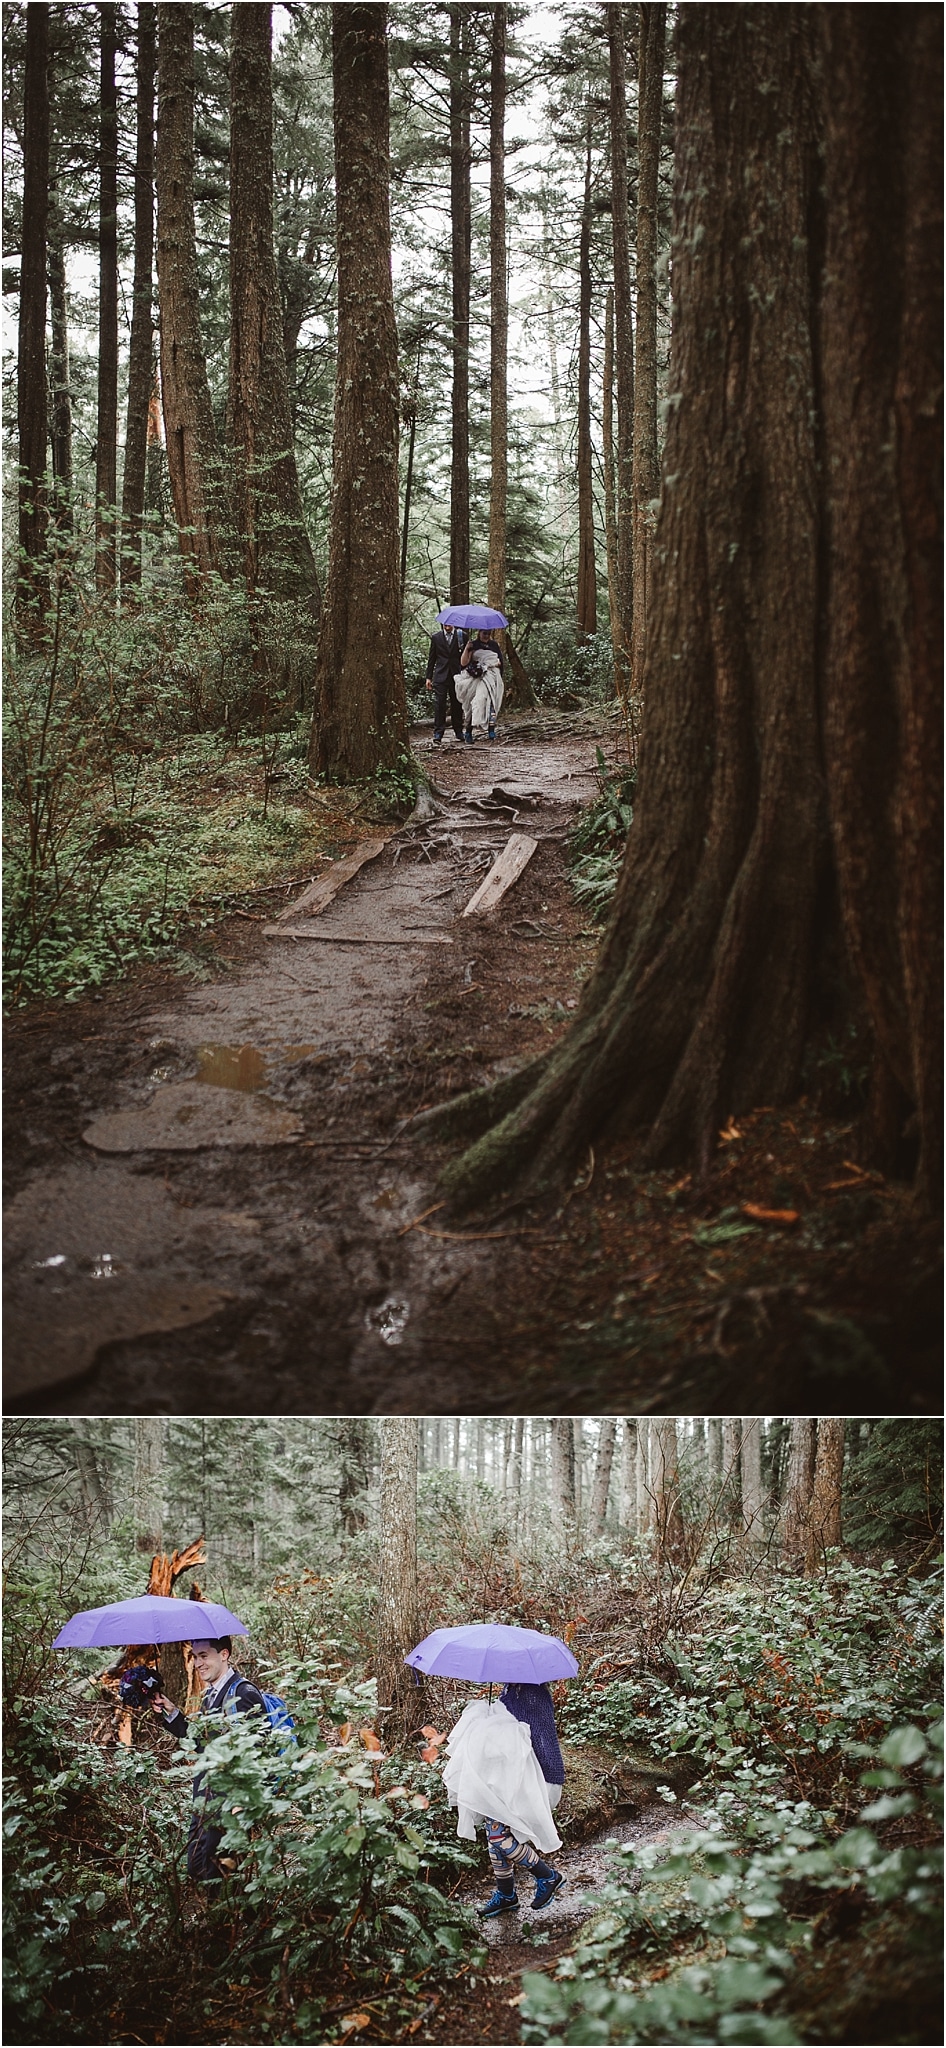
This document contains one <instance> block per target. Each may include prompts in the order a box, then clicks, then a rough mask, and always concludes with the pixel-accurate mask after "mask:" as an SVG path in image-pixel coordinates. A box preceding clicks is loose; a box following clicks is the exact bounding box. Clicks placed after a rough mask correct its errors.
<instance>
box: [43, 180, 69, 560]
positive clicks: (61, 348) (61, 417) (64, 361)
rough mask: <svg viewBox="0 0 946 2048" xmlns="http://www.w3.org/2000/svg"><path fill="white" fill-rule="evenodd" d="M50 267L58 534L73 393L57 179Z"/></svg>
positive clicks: (65, 514) (64, 516)
mask: <svg viewBox="0 0 946 2048" xmlns="http://www.w3.org/2000/svg"><path fill="white" fill-rule="evenodd" d="M48 268H49V329H50V347H49V383H50V395H51V399H52V409H51V415H50V441H51V444H52V471H53V487H54V507H55V511H54V516H55V520H56V525H57V526H58V527H59V530H60V532H61V533H71V532H72V527H73V512H72V392H71V388H70V383H69V307H68V301H67V297H66V245H65V225H64V221H63V213H62V201H61V198H60V193H59V178H58V174H57V173H56V172H53V174H52V175H51V177H50V183H49V220H48Z"/></svg>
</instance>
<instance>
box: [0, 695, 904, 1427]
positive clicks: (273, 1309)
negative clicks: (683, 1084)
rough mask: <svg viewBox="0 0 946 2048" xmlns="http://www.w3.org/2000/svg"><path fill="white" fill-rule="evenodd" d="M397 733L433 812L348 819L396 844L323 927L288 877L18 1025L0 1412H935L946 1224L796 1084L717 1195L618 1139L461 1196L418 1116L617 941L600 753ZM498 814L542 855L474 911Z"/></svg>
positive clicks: (333, 908)
mask: <svg viewBox="0 0 946 2048" xmlns="http://www.w3.org/2000/svg"><path fill="white" fill-rule="evenodd" d="M414 738H415V744H416V746H417V749H418V752H419V753H420V756H421V758H422V759H423V760H424V763H425V765H426V766H427V767H428V768H430V769H431V770H432V772H433V775H434V778H435V789H436V792H437V803H436V810H435V813H434V814H433V815H431V816H429V817H427V818H424V819H414V820H411V821H409V822H408V824H407V825H405V826H403V827H401V828H391V827H386V828H384V829H383V830H381V831H379V828H378V826H377V824H376V823H375V824H374V825H372V824H371V822H370V821H368V822H363V823H361V824H360V825H359V824H357V823H355V822H354V821H352V822H351V824H350V828H349V830H350V839H349V844H348V846H347V847H346V845H345V844H344V842H343V843H342V844H341V845H339V846H338V847H336V849H335V850H336V851H341V852H346V851H350V850H351V849H352V847H354V846H357V844H358V843H359V841H363V840H364V839H367V838H369V837H372V836H373V837H375V838H379V837H380V838H383V839H384V842H385V843H384V846H383V850H382V851H381V852H380V853H379V854H378V855H377V856H376V858H374V859H373V860H371V861H370V862H368V863H367V864H366V865H365V866H364V867H363V868H362V869H361V871H360V872H359V873H358V874H357V875H356V876H355V877H354V878H353V879H352V880H351V881H350V882H348V883H347V885H346V886H345V887H344V888H343V889H342V890H341V891H340V892H339V894H338V895H337V897H336V898H335V900H334V902H332V904H331V905H330V907H329V908H328V909H326V910H325V911H324V912H323V913H322V915H321V916H320V917H319V918H318V919H317V920H310V921H309V924H308V925H307V926H304V925H303V923H302V921H301V920H300V924H299V927H298V929H299V930H300V931H301V930H303V929H305V930H306V931H307V933H308V934H309V935H308V936H305V937H301V936H291V935H288V934H284V933H283V932H281V933H280V936H278V937H271V936H267V935H266V928H267V926H268V924H269V920H270V919H271V918H274V917H275V915H276V913H275V912H274V910H273V908H272V906H273V903H274V901H276V902H278V901H279V897H278V894H276V892H274V891H273V890H269V893H268V894H267V895H266V897H265V900H264V903H263V905H262V907H260V905H259V904H257V906H256V908H255V910H253V911H251V912H249V913H247V912H245V911H244V912H241V913H239V914H238V915H230V916H226V917H224V918H222V920H221V922H220V923H219V925H218V926H217V927H216V929H215V930H214V931H213V933H212V934H211V935H210V937H209V939H208V936H207V934H206V933H205V934H203V936H202V937H201V938H199V939H197V938H196V937H195V939H194V942H193V949H192V950H193V951H194V952H198V953H201V954H202V957H203V960H204V969H203V973H204V978H203V979H202V980H200V981H199V982H197V983H196V985H195V984H194V982H193V981H191V983H190V984H188V983H187V982H186V981H183V980H182V979H181V977H180V975H177V974H174V973H173V972H171V971H170V970H169V969H168V968H167V967H157V966H154V965H152V966H143V967H140V968H139V969H137V970H136V971H135V973H134V974H133V975H132V977H131V978H130V979H129V980H127V981H126V982H124V983H122V984H121V985H118V986H116V987H113V988H109V989H107V990H105V991H103V992H101V993H100V994H98V995H97V996H95V997H85V998H82V999H80V1000H78V1001H76V1002H75V1003H72V1004H68V1005H66V1004H62V1003H57V1004H45V1005H43V1004H34V1005H32V1006H31V1007H29V1008H27V1009H24V1010H21V1011H19V1012H17V1013H15V1014H14V1015H13V1016H12V1017H11V1019H10V1020H9V1023H8V1027H7V1053H6V1120H7V1121H6V1171H7V1197H6V1203H7V1206H6V1256H7V1276H6V1322H5V1338H6V1341H5V1366H6V1376H5V1392H6V1405H7V1408H8V1409H12V1410H14V1411H15V1410H22V1411H24V1412H33V1413H42V1412H49V1413H84V1414H110V1413H126V1414H127V1413H131V1414H145V1413H155V1412H166V1413H172V1414H182V1413H194V1412H204V1413H207V1414H230V1413H237V1414H240V1413H248V1412H254V1413H271V1414H280V1413H288V1414H300V1413H304V1414H308V1413H328V1414H333V1413H334V1414H348V1413H419V1412H426V1413H433V1414H437V1413H461V1414H469V1413H474V1414H476V1413H490V1414H496V1413H503V1412H513V1413H515V1412H520V1411H522V1410H525V1411H528V1412H537V1413H542V1412H546V1413H551V1412H555V1413H560V1412H576V1413H580V1412H588V1413H598V1414H600V1413H602V1412H608V1411H614V1412H617V1413H621V1412H643V1413H647V1412H670V1413H690V1412H694V1413H695V1412H700V1413H704V1412H714V1411H716V1412H729V1410H730V1409H731V1408H732V1407H734V1406H736V1407H739V1408H741V1409H742V1410H743V1411H744V1412H745V1411H746V1410H747V1409H748V1410H750V1411H756V1410H759V1411H765V1410H769V1409H774V1408H778V1409H780V1410H785V1411H786V1412H791V1411H792V1410H794V1409H811V1410H812V1412H822V1411H829V1412H833V1411H835V1410H837V1409H841V1408H844V1409H846V1408H847V1407H849V1406H851V1405H852V1404H853V1405H854V1406H856V1407H859V1408H866V1409H867V1410H868V1411H872V1410H874V1409H877V1410H886V1409H888V1408H889V1407H890V1405H891V1402H893V1404H894V1405H895V1407H896V1409H897V1411H898V1412H906V1413H910V1412H930V1411H932V1410H934V1409H936V1410H937V1411H938V1408H939V1403H940V1399H941V1394H940V1386H941V1357H942V1351H941V1320H940V1302H941V1282H940V1258H939V1234H938V1230H937V1229H936V1227H935V1226H934V1225H932V1224H928V1223H924V1222H923V1221H922V1220H919V1219H918V1218H917V1216H916V1214H915V1211H914V1208H913V1205H912V1202H911V1199H910V1195H909V1191H908V1189H907V1188H906V1187H905V1186H903V1185H899V1184H895V1183H892V1182H887V1181H885V1180H883V1179H882V1177H881V1176H880V1175H879V1174H876V1173H873V1172H869V1171H865V1170H864V1169H863V1168H862V1167H861V1166H860V1165H859V1164H858V1163H857V1155H856V1150H855V1149H854V1148H855V1145H856V1133H855V1129H854V1126H853V1124H852V1123H851V1122H849V1121H845V1120H844V1118H843V1117H841V1116H836V1117H833V1118H832V1117H830V1116H826V1115H825V1114H823V1113H821V1112H819V1111H818V1110H817V1109H816V1108H815V1107H814V1106H813V1104H812V1103H810V1102H807V1101H803V1102H801V1103H800V1104H797V1105H793V1106H792V1108H791V1109H790V1111H788V1110H784V1109H767V1108H762V1109H759V1110H757V1111H756V1112H754V1113H753V1114H752V1115H751V1116H748V1117H746V1118H744V1119H742V1120H741V1121H740V1122H739V1124H738V1126H737V1125H735V1124H730V1125H729V1126H728V1127H727V1129H726V1130H725V1131H724V1132H722V1133H721V1134H720V1146H719V1150H718V1153H717V1155H716V1157H715V1159H714V1161H713V1163H712V1165H711V1168H710V1170H709V1174H708V1176H707V1178H706V1180H705V1181H703V1182H701V1183H699V1184H697V1183H696V1182H695V1180H694V1179H693V1177H691V1176H690V1175H689V1174H687V1173H683V1172H680V1171H676V1172H673V1171H668V1172H662V1173H650V1174H647V1175H646V1176H644V1177H643V1178H641V1177H640V1176H639V1175H638V1174H637V1173H636V1172H635V1171H634V1168H633V1165H632V1163H631V1148H630V1146H628V1145H618V1146H614V1147H611V1148H603V1147H602V1148H598V1149H597V1152H596V1153H590V1154H589V1157H588V1160H587V1162H586V1164H585V1166H584V1167H583V1169H582V1172H581V1173H580V1174H579V1175H578V1176H577V1179H576V1182H575V1184H574V1186H573V1187H571V1188H570V1189H569V1190H568V1192H567V1194H566V1195H565V1197H564V1198H563V1197H562V1196H561V1195H560V1196H559V1197H558V1198H557V1199H554V1200H549V1201H547V1202H545V1203H536V1204H532V1205H530V1206H528V1207H523V1206H522V1205H518V1206H513V1207H511V1208H510V1207H507V1206H504V1205H502V1204H496V1205H495V1206H494V1207H493V1208H492V1209H491V1210H489V1211H488V1212H485V1213H481V1214H480V1215H478V1216H464V1217H463V1218H461V1219H459V1220H457V1219H452V1218H450V1217H449V1216H445V1215H444V1213H443V1211H442V1209H441V1208H440V1207H438V1204H440V1201H441V1198H440V1196H439V1193H438V1187H437V1174H438V1171H439V1169H440V1167H441V1166H442V1164H443V1163H444V1161H445V1159H446V1158H447V1156H448V1155H449V1149H450V1148H448V1147H446V1146H444V1145H442V1144H432V1143H431V1141H430V1140H429V1138H425V1139H424V1140H423V1142H421V1141H420V1140H419V1139H414V1138H412V1134H411V1125H410V1119H411V1118H413V1117H414V1116H415V1115H416V1114H417V1112H418V1111H419V1110H420V1109H422V1108H423V1107H425V1106H426V1105H428V1104H430V1103H433V1102H439V1101H442V1100H444V1099H445V1098H447V1097H449V1096H451V1095H453V1094H456V1093H458V1092H460V1091H462V1090H463V1089H466V1088H469V1087H471V1086H474V1085H476V1084H477V1083H478V1082H480V1081H482V1080H485V1079H487V1078H489V1077H491V1076H495V1075H497V1074H500V1073H503V1072H505V1071H507V1070H508V1069H509V1068H510V1067H512V1066H514V1065H515V1064H517V1063H518V1062H519V1061H521V1060H522V1059H523V1058H524V1057H527V1056H530V1055H532V1054H535V1053H537V1052H538V1051H540V1050H542V1049H543V1048H545V1047H547V1046H548V1045H550V1044H551V1043H553V1042H554V1040H555V1038H556V1037H557V1036H558V1035H559V1034H560V1033H561V1032H563V1031H564V1030H565V1029H566V1028H567V1022H568V1017H569V1014H570V1012H571V1011H572V1010H573V1009H574V1008H575V1007H576V1004H577V1000H578V995H579V991H580V988H581V985H582V983H583V981H584V980H585V978H586V976H587V974H588V971H589V968H590V965H591V962H592V960H593V957H594V952H595V948H596V946H597V943H598V940H599V936H600V933H599V931H598V930H597V929H589V927H588V924H587V921H586V918H585V915H584V913H583V912H582V910H581V908H580V906H579V904H578V902H577V900H576V898H575V895H574V893H573V890H572V887H571V884H570V880H569V872H568V865H567V848H566V842H567V838H568V834H569V832H570V831H571V829H572V828H573V826H574V824H575V822H576V819H577V816H578V814H579V809H580V807H581V806H582V805H584V804H586V803H588V802H589V801H590V800H591V799H592V798H593V797H594V795H595V794H596V778H595V749H596V746H597V745H598V744H603V745H604V747H605V749H606V752H608V753H609V754H610V755H611V756H612V757H613V754H614V750H615V747H616V744H617V742H616V741H615V737H614V728H613V727H612V726H611V724H610V723H608V722H606V721H602V726H601V730H600V731H596V730H595V729H594V726H593V723H592V722H590V721H589V720H587V719H581V718H579V719H574V720H571V721H567V720H566V721H563V720H561V719H559V720H550V721H546V722H545V723H544V724H543V721H542V719H541V717H540V718H538V719H537V718H536V717H534V716H533V717H527V718H523V719H521V720H518V721H517V720H516V719H509V720H508V721H507V722H506V723H505V725H504V728H503V731H502V735H501V738H500V740H499V742H497V743H496V744H495V745H486V744H483V745H480V746H477V747H475V748H472V749H470V748H462V747H460V746H458V745H455V744H453V743H452V742H451V741H447V742H445V744H444V745H443V747H442V748H440V749H438V750H437V752H436V755H435V756H434V755H432V754H431V752H430V751H429V750H428V749H427V747H426V746H425V740H426V735H425V734H424V733H423V732H418V733H415V735H414ZM513 831H517V832H527V833H529V834H530V835H531V836H532V837H534V838H535V839H536V840H537V841H538V849H537V851H536V853H535V854H534V856H533V858H532V860H531V861H530V863H529V865H528V866H527V867H526V869H525V871H524V873H523V874H522V876H521V877H520V879H519V881H518V882H517V883H516V884H515V886H514V887H513V888H512V889H511V890H510V891H509V893H508V894H507V895H506V896H505V897H504V898H503V900H502V902H501V903H500V904H499V905H498V907H497V908H496V909H494V910H492V911H490V912H488V913H486V914H485V915H477V916H473V917H470V918H469V919H465V918H464V917H463V916H462V911H463V909H464V907H465V905H466V903H467V902H468V901H469V898H470V896H471V895H472V894H473V891H474V889H475V888H476V886H477V885H478V883H479V882H480V881H481V880H482V879H483V877H484V875H485V873H486V871H487V868H488V867H489V865H490V863H491V862H492V860H493V859H494V858H495V855H496V853H497V852H498V851H499V850H500V848H501V847H502V846H503V844H504V843H505V841H506V839H507V837H508V836H509V834H510V833H511V832H513ZM297 895H298V882H296V884H295V885H294V886H292V885H290V883H289V882H288V881H287V884H286V890H285V895H284V901H285V903H286V904H287V905H289V906H291V904H292V902H293V901H294V900H295V898H296V897H297ZM405 1120H407V1121H405ZM759 1211H763V1212H768V1214H762V1215H760V1214H759V1213H758V1212H759ZM754 1212H755V1213H754ZM773 1212H774V1214H773ZM779 1219H781V1220H779Z"/></svg>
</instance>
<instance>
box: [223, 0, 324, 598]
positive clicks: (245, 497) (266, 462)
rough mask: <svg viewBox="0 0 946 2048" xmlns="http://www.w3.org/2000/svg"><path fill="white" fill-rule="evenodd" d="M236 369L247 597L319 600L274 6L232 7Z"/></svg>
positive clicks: (233, 443)
mask: <svg viewBox="0 0 946 2048" xmlns="http://www.w3.org/2000/svg"><path fill="white" fill-rule="evenodd" d="M230 20H231V42H230V371H229V383H228V390H227V430H226V439H227V446H228V450H229V452H230V459H231V462H232V470H231V478H232V485H231V491H232V497H231V502H232V506H233V523H234V528H235V537H236V544H237V546H238V547H239V549H240V554H241V565H242V570H243V576H244V579H245V582H246V587H247V590H248V592H249V594H250V596H251V597H253V596H255V594H256V593H257V591H258V590H259V588H260V587H261V586H262V587H263V588H265V589H266V590H268V591H269V592H271V593H272V594H273V595H274V596H276V597H279V598H293V599H296V600H297V601H299V602H301V603H308V604H311V606H312V608H313V612H314V615H315V617H316V618H317V617H318V608H319V601H320V594H319V583H318V576H317V574H316V567H315V557H314V556H313V553H312V547H311V543H310V541H309V536H308V533H307V531H306V526H305V517H304V514H303V510H302V498H301V496H300V492H299V477H298V473H297V470H296V457H295V450H294V447H293V436H292V417H291V413H290V407H289V382H288V376H287V372H286V356H285V345H284V340H283V317H282V302H281V299H280V294H279V279H278V276H277V272H276V252H275V244H274V239H273V67H272V7H271V6H268V5H266V6H257V5H255V4H248V0H242V4H240V5H239V6H234V7H231V9H230Z"/></svg>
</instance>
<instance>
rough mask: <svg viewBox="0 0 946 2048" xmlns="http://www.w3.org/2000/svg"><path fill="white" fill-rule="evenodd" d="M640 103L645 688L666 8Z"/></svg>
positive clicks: (638, 470) (646, 59)
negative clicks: (658, 200)
mask: <svg viewBox="0 0 946 2048" xmlns="http://www.w3.org/2000/svg"><path fill="white" fill-rule="evenodd" d="M638 16H639V20H640V43H639V47H640V59H639V69H638V80H639V84H638V98H637V136H638V142H637V334H636V346H635V351H634V357H635V360H634V465H633V492H634V538H633V555H634V566H633V586H634V625H633V634H632V650H631V672H632V682H633V688H634V690H635V692H638V693H639V692H640V691H641V690H642V689H643V686H644V635H645V629H646V619H647V577H648V569H649V563H650V552H651V545H652V530H653V516H654V515H653V513H652V512H651V511H650V509H649V508H650V506H651V505H652V504H653V502H654V500H655V499H656V497H657V493H658V490H659V488H660V467H659V463H658V459H657V172H658V169H659V166H660V130H661V121H662V115H663V97H664V38H665V31H666V16H667V10H666V7H639V8H638Z"/></svg>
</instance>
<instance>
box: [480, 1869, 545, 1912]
mask: <svg viewBox="0 0 946 2048" xmlns="http://www.w3.org/2000/svg"><path fill="white" fill-rule="evenodd" d="M559 1883H560V1884H561V1883H562V1879H561V1878H559ZM518 1906H519V1900H518V1897H517V1895H516V1893H515V1891H511V1892H501V1891H500V1889H499V1886H498V1885H497V1886H496V1890H495V1891H494V1893H493V1896H492V1898H491V1899H487V1901H486V1904H485V1906H480V1908H479V1916H480V1919H481V1920H495V1919H496V1916H497V1914H499V1913H515V1912H516V1911H517V1910H518Z"/></svg>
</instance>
